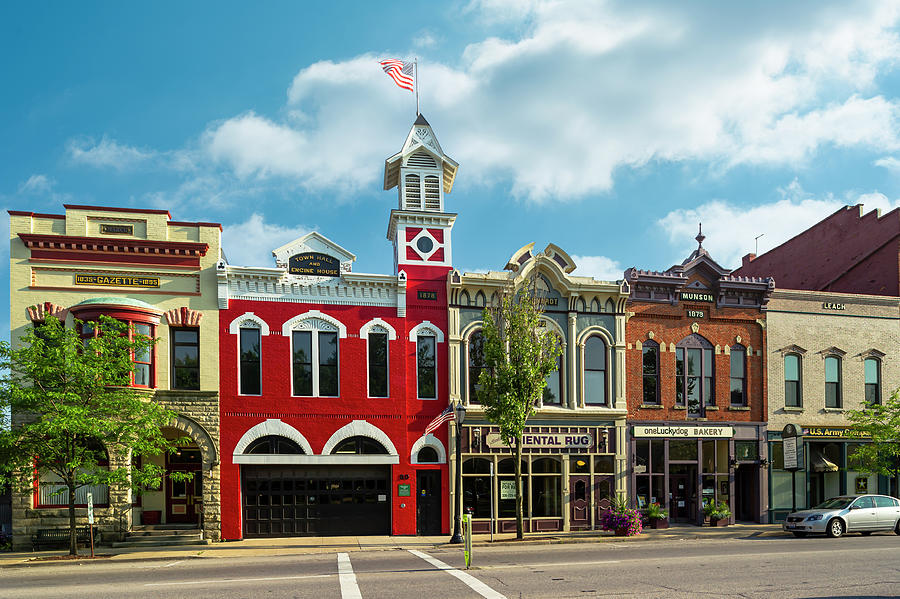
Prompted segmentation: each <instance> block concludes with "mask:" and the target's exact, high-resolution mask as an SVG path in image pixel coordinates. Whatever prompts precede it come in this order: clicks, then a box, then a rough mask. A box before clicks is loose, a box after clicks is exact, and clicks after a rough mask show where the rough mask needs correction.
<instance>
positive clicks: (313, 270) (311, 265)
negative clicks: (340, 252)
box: [288, 252, 341, 277]
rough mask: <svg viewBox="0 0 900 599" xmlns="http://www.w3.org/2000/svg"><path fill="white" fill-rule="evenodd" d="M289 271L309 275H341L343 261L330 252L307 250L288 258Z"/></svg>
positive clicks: (293, 273) (294, 273)
mask: <svg viewBox="0 0 900 599" xmlns="http://www.w3.org/2000/svg"><path fill="white" fill-rule="evenodd" d="M288 273H289V274H292V275H303V276H307V277H339V276H341V262H340V261H339V260H338V259H337V258H335V257H333V256H329V255H328V254H319V253H317V252H307V253H305V254H294V255H293V256H291V257H290V258H288Z"/></svg>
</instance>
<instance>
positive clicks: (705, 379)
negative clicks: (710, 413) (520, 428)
mask: <svg viewBox="0 0 900 599" xmlns="http://www.w3.org/2000/svg"><path fill="white" fill-rule="evenodd" d="M714 374H715V373H714V372H713V356H712V344H711V343H710V342H709V341H707V340H706V339H705V338H703V337H701V336H700V335H698V334H697V333H694V334H692V335H688V336H687V337H685V338H684V339H682V340H681V341H679V342H678V343H677V344H676V346H675V404H676V405H680V406H685V407H687V415H688V416H690V417H692V418H699V417H701V416H703V414H704V413H705V410H704V408H705V407H706V406H714V405H715V404H716V399H715V395H714V393H715V389H714V387H713V377H714Z"/></svg>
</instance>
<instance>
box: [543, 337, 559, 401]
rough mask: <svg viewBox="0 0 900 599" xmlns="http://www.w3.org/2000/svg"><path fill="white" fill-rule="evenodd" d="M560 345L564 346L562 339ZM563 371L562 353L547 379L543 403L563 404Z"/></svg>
mask: <svg viewBox="0 0 900 599" xmlns="http://www.w3.org/2000/svg"><path fill="white" fill-rule="evenodd" d="M548 334H549V333H548ZM559 345H560V347H562V341H560V342H559ZM562 373H563V360H562V355H560V356H559V357H557V359H556V370H554V371H552V372H551V373H550V374H548V375H547V378H546V379H545V381H546V385H544V397H543V399H542V403H543V405H545V406H558V405H562Z"/></svg>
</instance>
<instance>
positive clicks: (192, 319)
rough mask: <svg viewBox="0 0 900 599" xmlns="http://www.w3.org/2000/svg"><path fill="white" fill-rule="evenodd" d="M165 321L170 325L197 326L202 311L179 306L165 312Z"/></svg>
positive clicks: (201, 316)
mask: <svg viewBox="0 0 900 599" xmlns="http://www.w3.org/2000/svg"><path fill="white" fill-rule="evenodd" d="M165 316H166V323H167V324H168V325H169V326H170V327H199V326H200V319H201V318H203V313H202V312H200V311H199V310H191V309H190V308H188V307H186V306H183V307H181V308H173V309H172V310H169V311H168V312H166V314H165Z"/></svg>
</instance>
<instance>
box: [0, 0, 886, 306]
mask: <svg viewBox="0 0 900 599" xmlns="http://www.w3.org/2000/svg"><path fill="white" fill-rule="evenodd" d="M898 19H900V6H898V3H897V2H885V1H877V2H850V1H846V2H820V1H816V2H791V3H783V2H757V3H691V2H679V3H672V2H642V3H633V2H588V1H584V0H577V1H574V2H565V1H538V0H532V1H525V0H517V1H505V0H483V1H471V2H461V3H454V2H442V3H437V2H414V3H413V2H408V3H407V2H388V1H382V2H378V3H363V2H359V3H349V2H337V3H302V2H275V1H267V2H257V3H249V2H244V3H237V2H223V1H217V2H189V3H186V2H153V3H149V2H148V3H144V4H137V3H123V2H84V3H63V2H56V3H35V2H32V3H25V2H21V3H12V2H6V3H3V4H2V5H0V56H3V59H2V62H0V207H2V208H5V209H15V210H33V211H40V212H57V213H58V212H61V211H62V204H63V203H74V204H97V205H110V206H131V207H143V208H165V209H168V210H170V211H171V213H172V216H173V218H174V219H176V220H204V221H216V222H221V223H222V224H223V225H224V226H225V248H226V252H227V254H228V257H229V259H230V261H231V262H232V263H235V264H252V265H268V264H271V263H272V262H271V257H270V251H271V249H274V248H275V247H278V246H280V245H281V244H283V243H285V242H286V241H288V240H290V239H292V238H294V237H296V236H299V235H301V234H303V233H305V232H307V231H309V230H318V231H320V232H321V233H322V234H324V235H326V236H327V237H329V238H331V239H332V240H334V241H335V242H337V243H338V244H340V245H342V246H343V247H345V248H346V249H348V250H349V251H351V252H353V253H355V254H356V255H357V257H358V258H357V263H356V265H355V267H354V270H356V271H359V272H381V273H386V272H390V270H391V268H392V257H391V248H390V244H389V242H388V241H387V240H386V239H385V232H386V228H387V220H388V213H389V211H390V209H391V208H393V207H395V204H396V191H390V192H385V191H383V190H382V168H383V161H384V159H385V158H386V157H388V156H390V155H392V154H393V153H395V152H396V151H398V150H399V149H400V146H401V144H402V143H403V141H404V139H405V136H406V134H407V132H408V130H409V128H410V126H411V125H412V122H413V121H414V120H415V102H414V98H413V96H412V94H410V93H409V92H406V91H404V90H401V89H400V88H398V87H396V86H394V85H393V83H392V82H391V80H390V79H389V78H388V77H387V76H386V75H385V74H384V73H383V72H382V71H381V70H380V68H379V66H378V64H377V62H378V60H379V59H381V58H401V59H412V58H414V57H418V59H419V73H420V93H421V107H422V112H423V114H424V115H425V116H426V118H427V119H428V120H429V121H430V123H431V125H432V126H433V127H434V129H435V132H436V134H437V137H438V139H439V140H440V142H441V145H442V146H443V148H444V151H445V152H446V153H447V154H448V155H450V156H451V157H453V158H454V159H456V160H457V161H458V162H459V163H460V169H459V173H458V176H457V179H456V184H455V187H454V190H453V193H452V194H450V195H449V196H448V198H447V202H446V206H447V209H448V210H450V211H454V212H457V213H458V214H459V217H458V219H457V221H456V226H455V229H454V234H453V235H454V237H453V240H454V262H455V264H456V265H457V267H458V268H461V269H463V270H485V269H499V268H502V266H503V265H504V264H505V263H506V260H507V258H508V257H509V256H510V255H511V254H512V253H513V252H514V251H515V250H516V249H518V248H519V247H521V246H522V245H524V244H526V243H529V242H532V241H534V242H536V247H537V248H539V249H540V248H543V247H544V246H545V245H546V244H547V243H549V242H553V243H556V244H558V245H559V246H561V247H562V248H564V249H565V250H567V251H568V252H569V253H570V254H572V255H573V256H575V260H576V262H577V263H578V264H579V268H578V270H577V271H576V274H586V275H593V276H597V277H598V278H605V279H615V278H620V277H621V272H622V271H623V270H624V269H625V268H628V267H630V266H637V267H639V268H651V269H663V268H667V267H668V266H670V265H672V264H674V263H677V262H680V261H681V260H682V259H683V258H684V257H686V256H687V254H688V253H689V252H690V251H691V250H692V249H693V248H694V247H695V246H696V243H695V242H694V240H693V237H694V236H695V235H696V232H697V222H698V221H702V222H703V232H704V233H705V234H706V236H707V241H706V242H705V244H704V246H705V247H707V248H708V249H709V250H710V251H711V253H712V255H713V257H714V258H716V259H717V260H718V261H719V262H720V263H722V264H723V265H724V266H728V267H736V266H737V265H739V263H740V256H742V255H743V254H745V253H747V252H751V251H753V249H754V238H755V237H756V236H758V235H763V236H762V237H760V238H759V250H760V251H761V252H762V251H765V250H767V249H769V248H771V247H773V246H774V245H777V244H778V243H780V242H782V241H784V240H786V239H788V238H789V237H791V236H792V235H794V234H796V233H798V232H800V231H801V230H803V229H804V228H806V227H807V226H809V225H811V224H813V223H815V222H817V221H818V220H820V219H821V218H823V217H825V216H826V215H828V214H830V213H831V212H833V211H834V210H836V209H837V208H839V207H840V206H841V205H844V204H854V203H860V202H862V203H864V204H865V205H866V208H867V209H874V208H881V209H883V210H888V209H890V208H892V207H896V206H898V197H900V189H898V187H900V186H898V174H900V121H898V115H900V103H898V98H897V91H898V87H900V72H898V57H900V36H898V30H897V27H898ZM823 250H827V248H823ZM4 251H8V250H4ZM3 279H4V280H7V279H8V277H7V276H5V275H4V277H3ZM4 323H8V319H4Z"/></svg>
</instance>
